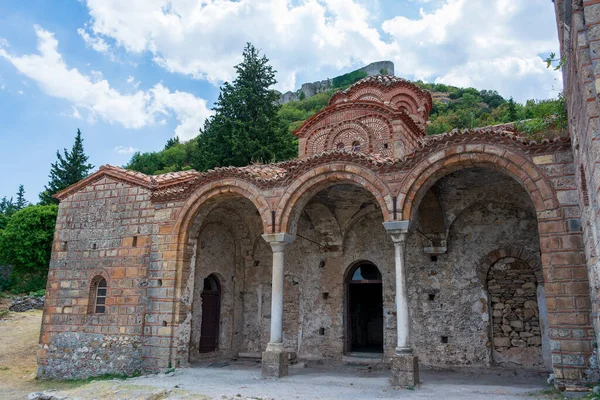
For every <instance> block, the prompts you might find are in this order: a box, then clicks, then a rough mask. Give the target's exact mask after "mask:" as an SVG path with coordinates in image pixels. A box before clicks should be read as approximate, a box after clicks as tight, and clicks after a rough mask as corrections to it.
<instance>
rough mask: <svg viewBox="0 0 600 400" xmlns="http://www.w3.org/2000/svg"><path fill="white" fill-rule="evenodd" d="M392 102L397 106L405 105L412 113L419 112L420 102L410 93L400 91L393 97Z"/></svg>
mask: <svg viewBox="0 0 600 400" xmlns="http://www.w3.org/2000/svg"><path fill="white" fill-rule="evenodd" d="M390 103H391V104H392V105H393V106H394V107H395V108H400V107H405V108H406V110H407V111H408V112H409V113H411V114H415V115H417V114H418V113H419V102H418V101H417V99H415V97H414V96H411V95H410V94H408V93H398V94H397V95H395V96H394V97H392V98H391V100H390Z"/></svg>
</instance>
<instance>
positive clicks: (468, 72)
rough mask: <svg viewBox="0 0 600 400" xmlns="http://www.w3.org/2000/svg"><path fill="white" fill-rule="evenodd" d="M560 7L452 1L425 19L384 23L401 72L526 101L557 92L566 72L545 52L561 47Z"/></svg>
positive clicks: (503, 0) (500, 0) (539, 2)
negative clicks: (557, 25) (556, 12)
mask: <svg viewBox="0 0 600 400" xmlns="http://www.w3.org/2000/svg"><path fill="white" fill-rule="evenodd" d="M553 21H554V10H553V7H552V5H551V4H550V3H548V2H545V1H543V0H528V1H526V2H515V1H509V0H446V1H445V2H444V3H443V4H442V6H441V7H439V8H437V9H435V10H434V11H432V12H430V13H426V12H424V11H423V10H421V14H420V18H419V19H416V20H410V19H408V18H405V17H401V16H400V17H395V18H393V19H390V20H387V21H385V22H384V23H383V26H382V28H383V30H384V31H385V32H386V33H388V34H389V35H390V36H391V37H392V40H393V44H394V47H395V50H394V53H395V54H396V56H394V57H393V58H392V59H393V60H394V61H396V63H395V64H396V74H399V75H406V74H414V76H415V78H417V79H423V80H430V81H431V80H435V81H436V82H441V83H446V84H452V85H457V86H474V87H477V88H480V89H496V90H498V91H500V93H502V94H503V95H505V96H511V95H513V96H515V98H517V99H518V100H520V101H523V100H525V99H527V98H531V97H548V96H556V94H557V91H556V90H560V89H561V88H562V83H561V82H562V81H561V74H560V73H559V72H556V71H554V70H552V69H547V68H546V66H545V64H544V63H543V62H542V60H541V59H540V57H539V54H540V53H544V52H550V51H553V50H556V48H557V47H558V39H557V36H556V28H555V26H554V22H553Z"/></svg>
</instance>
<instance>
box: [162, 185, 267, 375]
mask: <svg viewBox="0 0 600 400" xmlns="http://www.w3.org/2000/svg"><path fill="white" fill-rule="evenodd" d="M236 202H237V203H239V204H240V205H244V208H247V209H248V210H252V209H253V210H254V211H253V212H252V211H249V212H245V213H244V214H246V215H250V216H252V214H253V213H255V214H254V215H255V217H256V218H257V219H258V220H260V222H259V224H258V228H255V229H254V230H259V232H256V233H255V234H257V235H260V234H261V233H262V231H263V229H264V226H265V224H267V222H268V221H269V219H270V207H269V205H268V203H267V201H266V199H265V198H264V197H263V196H262V194H261V192H260V190H259V189H258V188H257V187H256V186H255V185H253V184H251V183H249V182H246V181H243V180H241V179H222V180H219V181H215V182H212V183H210V184H207V185H202V186H200V187H199V188H198V189H197V190H196V191H194V192H193V194H192V195H191V196H190V197H189V198H188V199H187V200H186V201H185V204H184V205H183V206H182V207H181V209H180V211H179V212H178V213H177V214H175V218H172V217H173V215H172V214H166V212H167V211H165V217H164V222H159V224H158V234H157V235H155V237H154V241H155V242H156V244H157V253H158V254H162V260H163V261H162V263H163V265H165V266H166V267H167V268H168V270H169V271H171V272H169V273H168V275H167V277H168V279H162V280H161V282H162V283H161V284H162V285H165V286H171V287H173V289H172V290H173V291H174V300H173V301H172V303H171V304H172V321H171V322H170V323H169V322H168V321H167V322H166V324H167V325H166V326H167V327H171V329H170V335H171V343H172V344H171V347H170V360H171V364H172V365H175V366H176V365H185V364H187V363H188V358H189V343H190V335H191V331H192V327H191V326H192V301H193V299H194V287H195V285H196V282H195V279H194V273H195V269H196V268H195V264H196V254H197V252H198V251H199V249H198V236H199V233H200V232H201V229H203V227H204V226H205V224H204V222H205V220H206V218H207V217H208V216H210V215H211V214H212V213H213V212H214V211H215V210H218V209H219V208H222V207H223V206H227V205H228V204H235V203H236ZM225 214H227V215H229V217H231V218H237V219H238V220H239V222H237V224H238V228H235V229H234V228H233V227H232V228H231V229H229V231H230V232H234V233H235V238H236V239H235V242H236V248H237V247H239V248H237V250H235V251H234V253H235V254H237V255H236V257H237V258H236V260H237V261H236V264H237V265H238V267H236V268H238V269H239V268H243V267H244V265H243V263H244V259H243V254H244V251H245V250H244V249H248V248H250V247H251V238H250V237H245V236H240V235H244V233H243V232H244V231H246V236H247V235H248V234H249V233H248V231H249V228H247V227H244V229H242V230H240V228H239V224H242V226H244V225H245V224H247V221H245V220H244V219H243V217H244V216H242V215H240V214H239V213H236V212H234V211H233V210H232V211H231V212H227V213H225ZM225 228H226V227H225ZM240 246H241V247H240ZM232 273H233V272H232ZM171 282H172V284H171ZM227 287H228V286H226V288H227ZM227 290H228V291H229V293H230V295H231V296H233V293H234V292H233V289H227ZM226 293H227V292H226ZM196 297H198V296H196ZM224 301H225V302H226V304H228V302H229V300H227V299H225V300H224ZM155 302H156V303H157V305H156V306H155V307H165V306H164V305H161V303H163V302H164V300H162V299H160V296H158V298H157V299H156V300H155ZM232 307H233V306H232ZM163 326H164V324H163Z"/></svg>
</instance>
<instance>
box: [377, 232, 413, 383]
mask: <svg viewBox="0 0 600 400" xmlns="http://www.w3.org/2000/svg"><path fill="white" fill-rule="evenodd" d="M408 225H409V221H391V222H384V223H383V226H384V227H385V229H386V230H387V231H388V234H389V235H390V237H391V238H392V241H393V242H394V249H395V264H396V324H397V325H396V333H397V336H398V341H397V345H396V355H395V356H394V357H393V358H392V386H393V387H415V386H416V385H417V384H418V383H419V362H418V358H417V356H415V355H414V354H413V351H412V347H411V345H410V326H409V325H410V319H409V314H408V290H407V288H406V265H405V257H404V254H405V247H406V237H407V236H408Z"/></svg>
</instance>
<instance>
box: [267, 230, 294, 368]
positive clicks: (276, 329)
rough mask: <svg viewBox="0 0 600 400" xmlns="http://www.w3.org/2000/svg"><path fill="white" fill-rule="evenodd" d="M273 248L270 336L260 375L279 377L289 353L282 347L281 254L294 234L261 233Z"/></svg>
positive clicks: (287, 360)
mask: <svg viewBox="0 0 600 400" xmlns="http://www.w3.org/2000/svg"><path fill="white" fill-rule="evenodd" d="M262 237H263V239H265V240H266V241H267V242H268V243H269V244H270V245H271V249H272V250H273V277H272V279H273V280H272V285H271V338H270V340H269V344H267V350H266V351H264V352H263V353H262V375H263V376H264V377H275V378H279V377H282V376H286V375H287V374H288V362H289V355H288V353H287V352H286V351H285V349H284V348H283V266H284V260H283V254H284V251H285V247H286V246H287V245H288V244H290V243H292V242H293V241H294V239H296V237H295V236H292V235H288V234H287V233H272V234H265V235H262Z"/></svg>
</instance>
